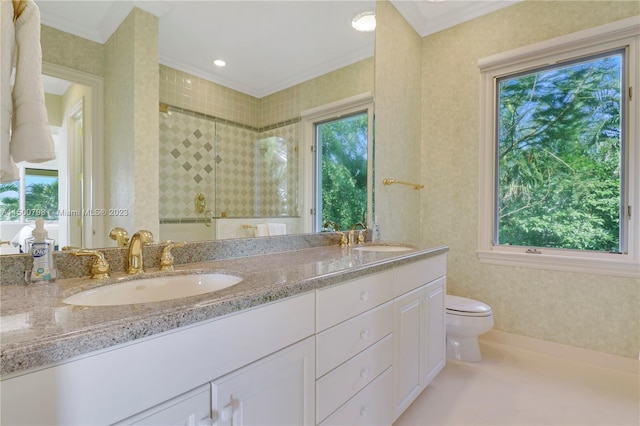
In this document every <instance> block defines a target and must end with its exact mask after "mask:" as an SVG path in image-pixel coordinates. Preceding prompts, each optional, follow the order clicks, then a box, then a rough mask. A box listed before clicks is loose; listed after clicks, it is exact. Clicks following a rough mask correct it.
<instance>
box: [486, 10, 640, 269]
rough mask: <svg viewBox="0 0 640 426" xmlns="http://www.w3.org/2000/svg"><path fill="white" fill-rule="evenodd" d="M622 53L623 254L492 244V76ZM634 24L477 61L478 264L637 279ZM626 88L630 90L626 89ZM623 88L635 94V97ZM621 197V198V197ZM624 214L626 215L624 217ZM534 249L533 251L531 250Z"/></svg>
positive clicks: (638, 105)
mask: <svg viewBox="0 0 640 426" xmlns="http://www.w3.org/2000/svg"><path fill="white" fill-rule="evenodd" d="M616 49H625V50H626V60H625V62H626V67H627V68H626V69H625V70H624V74H626V81H625V83H624V89H623V90H625V92H626V96H625V98H626V101H627V108H626V116H625V117H623V121H622V123H623V124H622V125H623V126H624V129H623V133H626V137H627V145H626V152H624V153H623V155H624V158H623V161H626V164H625V166H626V179H625V182H623V191H626V194H624V195H625V197H626V203H627V205H628V208H625V213H626V214H625V220H627V223H626V235H625V238H626V242H627V250H626V252H625V253H620V254H618V253H615V254H610V253H604V252H595V251H586V250H568V249H551V248H544V247H523V246H506V245H495V244H494V243H493V238H494V234H495V226H496V223H495V219H494V218H495V214H494V212H495V208H496V202H495V197H496V183H495V182H496V181H495V175H496V173H497V168H496V164H495V151H496V142H495V138H496V110H497V109H496V107H497V104H496V103H497V98H496V93H497V89H498V87H497V81H498V78H501V77H505V76H509V75H514V74H517V73H521V72H526V71H529V70H534V69H537V68H541V67H544V66H549V65H553V64H556V63H559V62H566V61H570V60H575V59H578V58H582V57H588V56H591V55H594V54H597V53H601V52H606V51H613V50H616ZM639 60H640V23H639V22H638V19H637V17H632V18H628V19H624V20H621V21H617V22H613V23H610V24H606V25H602V26H599V27H595V28H591V29H588V30H585V31H580V32H577V33H573V34H569V35H566V36H562V37H558V38H554V39H551V40H547V41H544V42H541V43H536V44H533V45H530V46H526V47H523V48H520V49H515V50H512V51H509V52H504V53H501V54H498V55H493V56H490V57H487V58H482V59H480V60H479V61H478V67H479V69H480V76H481V83H480V115H481V123H480V158H479V160H480V164H479V198H478V250H477V255H478V258H479V260H480V262H481V263H489V264H497V265H506V266H516V267H528V268H537V269H551V270H560V271H569V272H583V273H592V274H604V275H614V276H623V277H636V278H637V277H640V225H639V223H640V221H639V220H638V216H639V215H640V206H639V200H640V143H639V140H638V139H639V136H640V119H638V113H639V112H640V102H639V98H640V94H638V93H637V90H638V88H640V84H639V83H640V66H638V65H637V64H639V63H640V62H639ZM630 88H631V89H630ZM629 90H635V91H636V93H633V92H631V94H632V95H631V96H629ZM625 197H623V199H624V198H625ZM629 210H630V212H631V215H630V217H629ZM532 249H535V250H532Z"/></svg>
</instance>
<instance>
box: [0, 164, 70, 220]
mask: <svg viewBox="0 0 640 426" xmlns="http://www.w3.org/2000/svg"><path fill="white" fill-rule="evenodd" d="M25 185H26V193H25V211H24V212H23V213H25V219H26V220H35V219H37V218H43V219H45V220H58V173H57V171H49V170H34V169H27V174H26V177H25ZM19 191H20V188H19V184H18V182H11V183H5V184H0V220H4V221H17V220H19V218H20V213H21V211H20V199H19V197H20V192H19Z"/></svg>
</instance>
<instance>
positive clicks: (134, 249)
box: [128, 230, 153, 274]
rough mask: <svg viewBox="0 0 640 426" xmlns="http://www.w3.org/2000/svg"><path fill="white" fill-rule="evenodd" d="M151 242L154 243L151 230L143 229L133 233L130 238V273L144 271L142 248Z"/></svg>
mask: <svg viewBox="0 0 640 426" xmlns="http://www.w3.org/2000/svg"><path fill="white" fill-rule="evenodd" d="M151 243H153V234H152V233H151V231H146V230H141V231H138V232H136V233H135V234H133V236H132V237H131V239H130V240H129V270H128V272H129V274H140V273H142V272H144V262H143V250H142V248H143V247H144V246H145V245H148V244H151Z"/></svg>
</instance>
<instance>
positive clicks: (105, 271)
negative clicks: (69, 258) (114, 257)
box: [72, 249, 109, 280]
mask: <svg viewBox="0 0 640 426" xmlns="http://www.w3.org/2000/svg"><path fill="white" fill-rule="evenodd" d="M72 253H73V254H74V255H76V256H95V260H94V261H93V265H91V278H93V279H96V280H102V279H105V278H109V262H107V259H106V258H105V257H104V254H103V253H101V252H99V251H97V250H87V249H80V250H74V251H73V252H72Z"/></svg>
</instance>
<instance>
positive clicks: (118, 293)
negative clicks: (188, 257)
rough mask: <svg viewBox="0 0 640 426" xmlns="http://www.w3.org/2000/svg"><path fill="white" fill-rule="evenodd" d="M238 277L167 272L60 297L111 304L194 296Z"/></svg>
mask: <svg viewBox="0 0 640 426" xmlns="http://www.w3.org/2000/svg"><path fill="white" fill-rule="evenodd" d="M240 281H242V278H240V277H236V276H235V275H228V274H221V273H205V274H190V275H169V276H162V277H150V278H143V279H131V280H128V281H123V282H119V283H116V284H109V285H105V286H102V287H98V288H94V289H91V290H86V291H83V292H81V293H78V294H74V295H73V296H70V297H67V298H66V299H64V300H63V302H64V303H66V304H69V305H83V306H114V305H133V304H136V303H150V302H160V301H163V300H173V299H180V298H182V297H188V296H197V295H199V294H205V293H210V292H212V291H218V290H222V289H223V288H227V287H231V286H232V285H235V284H238V283H239V282H240Z"/></svg>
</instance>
